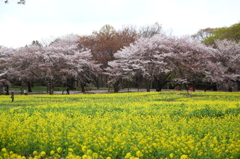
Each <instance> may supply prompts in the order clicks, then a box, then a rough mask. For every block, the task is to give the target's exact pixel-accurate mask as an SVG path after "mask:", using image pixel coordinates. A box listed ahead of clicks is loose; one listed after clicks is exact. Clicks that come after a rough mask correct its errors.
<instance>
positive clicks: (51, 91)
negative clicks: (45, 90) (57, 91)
mask: <svg viewBox="0 0 240 159" xmlns="http://www.w3.org/2000/svg"><path fill="white" fill-rule="evenodd" d="M49 94H53V81H52V80H50V84H49Z"/></svg>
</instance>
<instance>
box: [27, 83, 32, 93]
mask: <svg viewBox="0 0 240 159" xmlns="http://www.w3.org/2000/svg"><path fill="white" fill-rule="evenodd" d="M27 86H28V92H32V87H31V82H30V81H29V82H27Z"/></svg>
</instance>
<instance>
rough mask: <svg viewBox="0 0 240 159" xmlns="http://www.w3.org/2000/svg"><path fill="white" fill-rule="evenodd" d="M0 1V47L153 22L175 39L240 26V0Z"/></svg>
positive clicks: (23, 44)
mask: <svg viewBox="0 0 240 159" xmlns="http://www.w3.org/2000/svg"><path fill="white" fill-rule="evenodd" d="M17 1H18V0H9V3H8V4H4V0H0V45H3V46H7V47H20V46H25V45H26V44H30V43H31V42H32V41H33V40H38V41H40V42H42V41H43V40H44V41H50V40H51V39H53V38H56V37H59V36H64V35H67V34H72V33H73V34H78V35H90V34H91V33H92V31H98V30H100V28H101V27H102V26H104V25H105V24H110V25H112V26H113V27H114V28H115V29H121V28H122V26H123V25H133V26H137V27H139V26H144V25H151V24H154V23H155V22H158V23H159V24H162V27H163V30H164V31H166V32H168V33H172V34H173V35H177V36H180V35H192V34H194V33H196V32H197V31H198V30H199V29H204V28H207V27H211V28H214V27H224V26H230V25H232V24H235V23H238V22H240V9H239V6H240V0H26V4H25V5H17Z"/></svg>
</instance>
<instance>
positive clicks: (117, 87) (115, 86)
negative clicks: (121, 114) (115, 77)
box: [113, 81, 119, 93]
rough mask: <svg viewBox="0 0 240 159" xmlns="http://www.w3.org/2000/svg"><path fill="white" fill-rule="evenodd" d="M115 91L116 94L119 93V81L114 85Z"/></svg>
mask: <svg viewBox="0 0 240 159" xmlns="http://www.w3.org/2000/svg"><path fill="white" fill-rule="evenodd" d="M113 89H114V92H115V93H117V92H118V91H119V81H117V82H115V83H114V84H113Z"/></svg>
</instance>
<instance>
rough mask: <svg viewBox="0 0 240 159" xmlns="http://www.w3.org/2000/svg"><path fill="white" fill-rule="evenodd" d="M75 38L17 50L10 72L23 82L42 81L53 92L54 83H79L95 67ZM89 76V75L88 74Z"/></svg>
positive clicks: (88, 51) (88, 53)
mask: <svg viewBox="0 0 240 159" xmlns="http://www.w3.org/2000/svg"><path fill="white" fill-rule="evenodd" d="M77 39H78V38H77V37H70V38H69V37H68V38H62V39H59V40H58V41H55V42H54V43H52V44H51V45H49V46H47V47H39V46H35V45H31V46H29V47H24V48H19V49H18V51H17V52H16V53H15V54H14V55H13V56H12V58H11V69H10V70H11V73H12V74H14V75H16V76H17V77H19V78H21V79H24V80H31V78H32V77H34V78H37V79H40V80H42V81H45V83H46V84H47V85H48V86H49V88H50V94H52V93H53V87H54V85H55V84H56V83H66V81H67V80H68V79H69V78H74V79H77V80H82V81H83V79H84V78H85V77H86V76H87V75H86V74H87V72H86V69H87V70H88V72H91V71H92V70H93V68H95V67H97V65H96V66H95V65H94V63H93V62H92V60H91V58H92V55H91V53H90V50H78V47H77V45H78V44H77V43H76V40H77ZM88 74H89V73H88Z"/></svg>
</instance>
